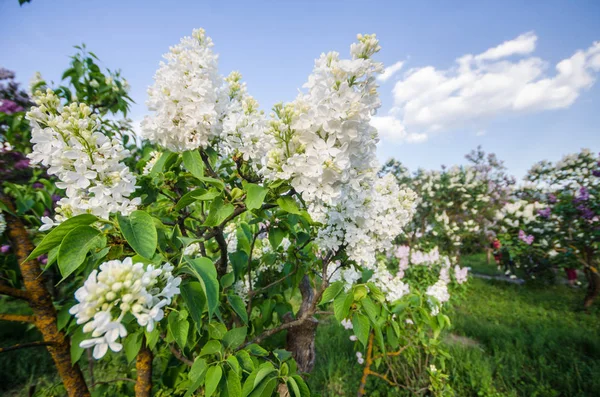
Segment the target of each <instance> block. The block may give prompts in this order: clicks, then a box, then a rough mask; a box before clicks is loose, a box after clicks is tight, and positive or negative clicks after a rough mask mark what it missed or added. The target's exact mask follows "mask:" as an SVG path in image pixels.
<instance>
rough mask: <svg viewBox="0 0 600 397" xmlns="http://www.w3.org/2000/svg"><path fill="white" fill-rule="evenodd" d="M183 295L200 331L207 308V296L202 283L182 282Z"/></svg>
mask: <svg viewBox="0 0 600 397" xmlns="http://www.w3.org/2000/svg"><path fill="white" fill-rule="evenodd" d="M180 290H181V296H182V297H183V300H184V302H185V304H186V306H187V308H188V310H189V312H190V315H191V316H192V319H193V320H194V322H195V323H196V329H197V330H198V332H200V330H201V329H202V313H203V312H204V310H205V308H206V296H205V295H204V289H203V288H202V284H200V283H199V282H197V281H192V282H189V283H185V284H182V285H181V287H180Z"/></svg>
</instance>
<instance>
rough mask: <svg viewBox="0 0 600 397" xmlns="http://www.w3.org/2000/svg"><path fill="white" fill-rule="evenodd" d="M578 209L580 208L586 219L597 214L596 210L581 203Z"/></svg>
mask: <svg viewBox="0 0 600 397" xmlns="http://www.w3.org/2000/svg"><path fill="white" fill-rule="evenodd" d="M577 209H578V210H579V212H580V214H581V216H582V218H584V219H592V218H594V216H596V214H595V213H594V211H592V210H591V209H590V208H589V207H588V206H586V205H583V204H581V205H580V206H578V207H577Z"/></svg>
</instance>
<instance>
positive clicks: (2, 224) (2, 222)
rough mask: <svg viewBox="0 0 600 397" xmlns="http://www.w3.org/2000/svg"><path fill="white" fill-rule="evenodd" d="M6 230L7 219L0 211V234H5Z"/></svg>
mask: <svg viewBox="0 0 600 397" xmlns="http://www.w3.org/2000/svg"><path fill="white" fill-rule="evenodd" d="M5 231H6V219H5V218H4V214H3V213H2V211H0V236H2V235H3V234H4V232H5Z"/></svg>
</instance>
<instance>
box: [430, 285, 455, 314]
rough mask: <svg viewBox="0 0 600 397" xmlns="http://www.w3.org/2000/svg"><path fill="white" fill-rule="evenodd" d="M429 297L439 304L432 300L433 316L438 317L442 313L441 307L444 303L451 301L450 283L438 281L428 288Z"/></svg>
mask: <svg viewBox="0 0 600 397" xmlns="http://www.w3.org/2000/svg"><path fill="white" fill-rule="evenodd" d="M426 294H427V295H429V296H430V297H432V298H435V299H436V301H437V302H434V301H431V300H430V305H431V307H432V309H431V315H433V316H436V315H437V314H438V313H439V312H440V307H441V305H442V304H444V302H447V301H448V300H449V299H450V293H449V292H448V283H447V282H446V281H445V280H442V279H441V278H440V280H438V281H437V282H436V283H435V284H433V285H431V286H429V287H428V288H427V292H426Z"/></svg>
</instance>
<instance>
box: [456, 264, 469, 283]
mask: <svg viewBox="0 0 600 397" xmlns="http://www.w3.org/2000/svg"><path fill="white" fill-rule="evenodd" d="M468 273H469V268H468V267H460V266H459V265H456V266H454V278H455V279H456V282H457V283H458V284H463V283H464V282H466V281H467V279H468V278H469V276H468Z"/></svg>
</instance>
